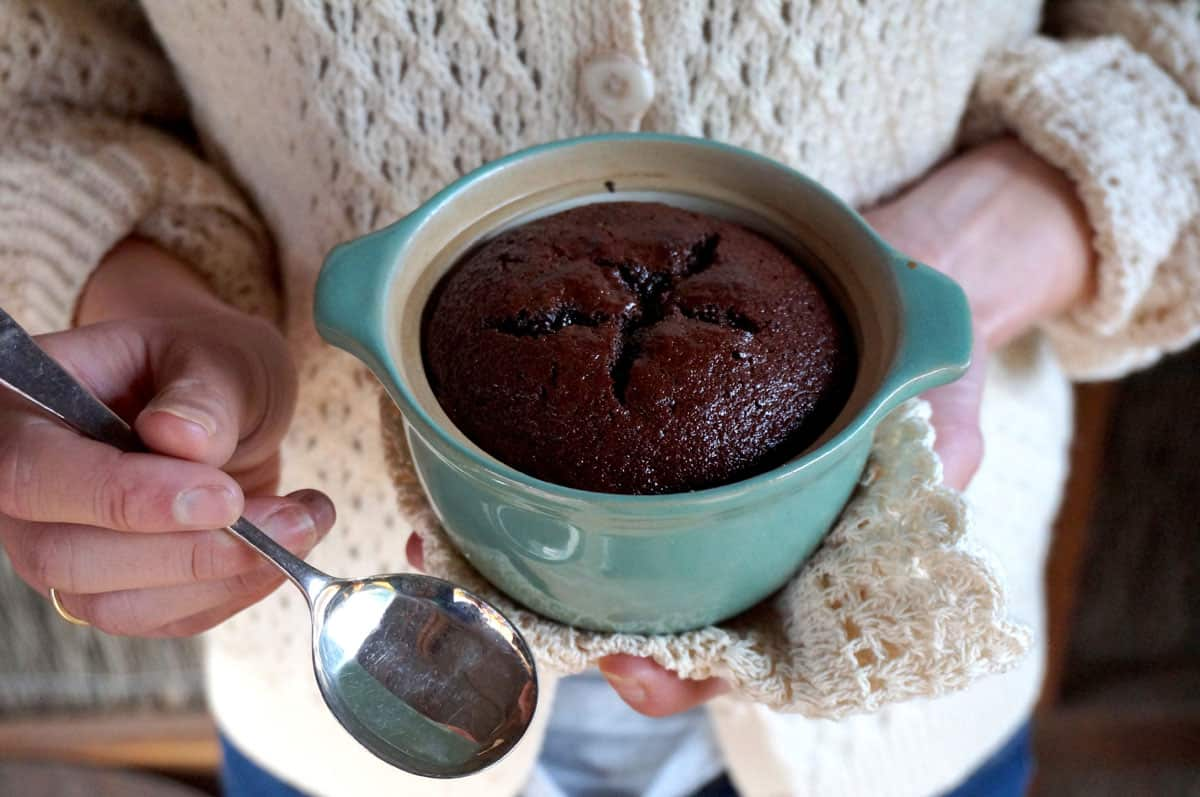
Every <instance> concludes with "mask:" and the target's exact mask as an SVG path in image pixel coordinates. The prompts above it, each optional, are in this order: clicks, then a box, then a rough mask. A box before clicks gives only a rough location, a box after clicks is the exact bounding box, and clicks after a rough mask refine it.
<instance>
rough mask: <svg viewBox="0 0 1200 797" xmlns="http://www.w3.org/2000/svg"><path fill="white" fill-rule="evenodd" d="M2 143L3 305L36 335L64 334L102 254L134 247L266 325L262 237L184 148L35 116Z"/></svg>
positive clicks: (23, 115)
mask: <svg viewBox="0 0 1200 797" xmlns="http://www.w3.org/2000/svg"><path fill="white" fill-rule="evenodd" d="M3 128H4V132H5V133H6V135H5V136H4V138H3V140H0V262H2V263H3V268H0V301H2V302H3V303H4V304H5V306H6V307H8V308H9V309H10V311H11V312H13V313H14V315H16V316H17V317H18V318H21V319H22V320H23V321H24V322H25V323H27V324H28V325H29V327H30V328H31V330H32V331H34V332H35V333H41V332H46V331H50V330H56V329H63V328H66V327H68V326H69V325H70V320H71V317H72V314H73V312H74V307H75V303H76V300H77V298H78V296H79V293H80V291H81V290H82V288H83V286H84V284H85V282H86V281H87V278H88V276H89V275H90V274H91V272H92V270H93V269H94V268H95V266H96V265H97V264H98V263H99V262H100V260H101V259H102V258H103V256H104V254H105V253H106V252H107V251H108V250H109V249H111V248H112V247H113V246H114V245H115V244H116V243H118V242H119V241H120V240H121V239H123V238H125V237H126V236H129V235H134V234H135V235H139V236H142V237H144V238H147V239H149V240H151V241H154V242H155V243H157V244H159V245H160V246H162V247H164V248H165V249H167V250H168V251H170V252H171V253H172V254H174V255H176V256H177V257H179V258H181V259H182V260H184V261H185V262H187V263H189V264H191V265H192V266H193V267H194V268H195V269H196V270H197V272H198V273H200V274H201V275H202V276H203V277H204V278H205V279H206V280H207V281H208V283H209V284H210V286H211V287H212V289H213V290H214V292H215V293H216V294H217V295H218V296H220V297H221V298H222V299H223V300H225V301H226V302H228V303H229V304H231V305H233V306H235V307H237V308H239V309H241V310H244V311H246V312H250V313H254V314H258V315H262V316H265V317H268V318H271V319H277V317H278V312H279V308H278V298H277V291H276V287H275V277H274V271H273V267H272V265H271V262H272V261H271V257H270V251H269V243H268V239H267V236H266V234H265V232H264V230H263V228H262V226H261V225H260V224H259V222H258V221H257V219H256V218H255V216H254V214H253V213H252V212H251V211H250V209H249V208H248V207H247V205H246V203H245V202H244V201H243V200H242V199H241V198H240V197H239V196H238V194H237V193H236V192H235V191H234V190H233V189H232V188H231V187H230V186H229V185H228V184H227V183H226V182H225V181H224V180H223V179H222V178H221V177H220V176H219V175H218V174H217V173H216V172H215V171H214V170H213V169H212V168H211V167H209V166H207V165H206V164H204V163H203V162H202V161H201V160H200V159H198V158H197V157H196V156H194V155H193V154H192V153H191V152H189V151H188V150H187V149H186V148H185V147H184V146H183V145H182V144H180V143H179V142H177V141H175V140H174V139H172V138H170V137H168V136H166V135H164V134H162V133H160V132H158V131H155V130H153V129H151V128H148V127H145V126H142V125H139V124H136V123H133V122H128V121H123V120H118V119H115V118H113V117H110V116H106V115H99V114H92V113H85V112H79V111H72V110H67V109H65V108H64V107H62V106H34V107H29V108H22V109H20V110H17V111H15V112H13V113H12V114H11V115H10V116H9V118H7V119H6V120H5V122H4V125H3Z"/></svg>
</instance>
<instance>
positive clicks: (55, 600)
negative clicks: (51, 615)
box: [50, 587, 91, 626]
mask: <svg viewBox="0 0 1200 797" xmlns="http://www.w3.org/2000/svg"><path fill="white" fill-rule="evenodd" d="M50 603H51V605H53V606H54V611H56V612H58V616H59V617H61V618H62V619H64V620H66V621H67V622H68V623H70V624H71V625H83V626H87V625H91V623H89V622H88V621H87V620H80V619H79V618H78V617H76V616H75V615H73V614H71V613H70V612H69V611H67V607H66V606H63V605H62V601H61V600H60V599H59V597H58V593H57V592H56V591H55V589H54V587H51V588H50Z"/></svg>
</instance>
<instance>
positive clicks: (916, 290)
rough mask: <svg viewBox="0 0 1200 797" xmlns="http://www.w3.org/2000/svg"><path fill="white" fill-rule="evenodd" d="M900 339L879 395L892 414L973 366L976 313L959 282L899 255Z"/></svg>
mask: <svg viewBox="0 0 1200 797" xmlns="http://www.w3.org/2000/svg"><path fill="white" fill-rule="evenodd" d="M892 262H893V268H894V270H895V272H896V282H897V285H898V288H899V294H900V311H901V312H900V319H901V321H900V323H901V330H900V343H899V347H898V349H897V352H896V360H895V363H894V364H893V365H892V369H891V371H890V372H889V373H888V376H887V379H886V381H885V383H884V388H883V390H881V391H880V395H881V396H882V397H883V400H882V401H881V403H880V409H881V410H882V411H884V412H888V411H890V410H892V409H893V408H895V407H896V406H897V405H898V404H900V403H901V402H903V401H906V400H908V399H910V398H912V397H913V396H916V395H919V394H920V393H923V392H925V391H926V390H929V389H930V388H935V387H938V386H939V385H944V384H946V383H948V382H953V381H954V380H955V379H958V378H959V377H960V376H962V375H963V373H964V372H965V371H966V370H967V366H968V365H970V364H971V343H972V332H971V311H970V308H969V307H968V305H967V296H966V294H965V293H963V290H962V288H960V287H959V286H958V283H957V282H955V281H954V280H952V279H950V277H947V276H946V275H945V274H942V273H941V272H940V271H937V270H936V269H933V268H930V267H929V266H926V265H923V264H921V263H917V262H916V261H914V260H911V259H910V258H907V257H905V256H904V255H901V254H899V253H896V254H895V255H894V257H893V261H892Z"/></svg>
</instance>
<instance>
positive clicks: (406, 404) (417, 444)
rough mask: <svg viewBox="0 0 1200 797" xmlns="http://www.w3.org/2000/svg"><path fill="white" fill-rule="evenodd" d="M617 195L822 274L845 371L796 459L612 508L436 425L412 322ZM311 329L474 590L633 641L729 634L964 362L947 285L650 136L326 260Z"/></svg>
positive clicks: (527, 168) (820, 197) (715, 163)
mask: <svg viewBox="0 0 1200 797" xmlns="http://www.w3.org/2000/svg"><path fill="white" fill-rule="evenodd" d="M612 200H627V201H629V200H632V201H637V200H642V201H650V200H653V201H661V202H667V203H670V204H675V205H679V206H683V207H687V208H692V209H696V210H702V211H705V212H708V213H713V214H715V215H720V216H725V217H727V218H730V219H733V220H735V221H738V222H741V223H743V224H746V225H747V226H750V227H752V228H755V229H757V230H759V231H760V232H762V233H763V234H765V235H767V236H768V237H770V238H773V239H774V240H775V241H776V242H778V243H779V244H781V245H782V246H784V247H786V248H789V249H791V250H793V251H795V252H797V253H800V254H803V255H804V256H805V259H806V260H807V261H808V262H809V263H813V264H816V266H817V267H818V271H819V276H820V277H821V279H822V280H823V282H824V283H825V285H826V287H827V288H828V290H829V291H830V292H831V293H832V295H833V296H834V297H835V298H836V299H837V301H838V302H839V303H840V304H841V306H842V308H843V310H844V311H845V314H846V316H847V318H848V319H849V322H850V326H851V328H852V329H853V333H854V336H855V341H856V345H857V350H858V355H859V356H858V364H857V373H856V377H855V384H854V387H853V389H852V392H851V395H850V397H849V399H848V401H847V403H846V406H845V408H844V409H843V411H842V412H841V414H840V415H839V416H838V417H837V419H836V420H835V421H834V423H833V424H832V426H831V427H830V428H829V429H828V431H827V432H826V433H825V434H824V435H823V436H822V437H821V438H820V439H818V440H817V441H816V442H815V443H814V444H813V445H812V446H811V447H810V448H809V449H808V450H807V451H805V452H803V453H802V454H800V455H799V456H798V457H797V458H795V459H793V460H792V461H790V462H788V463H786V464H784V465H782V466H780V467H777V468H775V469H773V470H771V471H768V472H766V473H763V474H761V475H758V476H755V477H753V478H749V479H746V480H744V481H739V482H735V483H733V484H728V485H724V486H721V487H716V488H712V489H707V490H700V491H696V492H690V493H679V494H673V495H654V496H632V495H611V494H604V493H593V492H586V491H582V490H575V489H571V488H567V487H562V486H559V485H556V484H551V483H548V482H545V481H541V480H539V479H535V478H533V477H530V476H527V475H525V474H524V473H520V472H518V471H516V470H514V469H512V468H510V467H508V466H507V465H505V464H503V463H501V462H500V461H498V460H496V459H495V458H493V457H491V456H489V455H488V454H486V453H485V452H483V451H482V450H480V449H479V448H478V447H476V446H475V445H474V444H472V443H471V441H470V440H468V439H466V437H465V436H464V435H463V434H462V433H461V432H459V430H458V429H457V428H456V427H455V426H454V424H452V423H451V422H450V420H449V418H447V417H446V415H445V413H444V412H443V411H442V410H441V408H440V407H439V405H438V402H437V400H436V399H435V398H434V396H433V393H432V391H431V389H430V386H429V383H428V381H427V380H426V376H425V370H424V366H423V363H422V360H421V346H420V334H421V315H422V311H423V310H424V307H425V304H426V302H427V300H428V298H429V296H430V294H431V292H432V291H433V289H434V286H435V285H436V284H437V283H438V281H439V280H440V279H441V277H442V276H443V275H444V274H445V273H446V272H447V270H448V269H450V268H451V267H452V266H453V265H454V264H455V263H456V262H457V261H458V260H459V259H460V258H461V256H462V255H463V254H464V253H465V252H467V251H468V250H469V249H471V248H472V247H473V246H475V245H477V244H478V243H479V242H480V241H481V240H483V239H486V238H487V237H489V236H492V235H494V234H496V233H497V232H498V231H500V230H503V229H506V228H508V227H511V226H513V225H517V224H520V223H522V222H525V221H528V220H529V219H531V218H534V217H537V216H539V215H545V214H548V213H552V212H556V211H559V210H562V209H564V208H566V207H570V206H573V205H577V204H583V203H587V202H603V201H612ZM316 323H317V328H318V329H319V330H320V333H321V335H322V336H323V337H324V338H325V339H326V340H327V341H329V342H330V343H332V344H334V345H335V346H339V347H341V348H343V349H345V350H346V351H349V352H350V353H352V354H354V355H355V356H356V357H358V358H359V359H361V360H362V361H363V362H365V363H366V364H367V365H368V366H369V367H370V368H371V370H373V371H374V372H375V374H376V375H377V376H378V377H379V379H380V381H381V382H382V383H383V385H384V387H385V388H386V389H387V391H388V393H390V395H391V397H392V399H393V400H394V401H395V402H396V404H397V405H398V406H399V408H400V411H401V413H402V414H403V417H404V424H405V433H406V435H407V439H408V442H409V445H410V447H411V450H412V455H413V460H414V463H415V465H416V470H417V474H418V476H419V478H420V480H421V483H422V484H423V486H424V487H425V489H426V490H427V492H428V494H429V498H430V500H431V502H432V504H433V508H434V510H435V511H436V512H437V515H438V517H439V518H440V519H441V521H442V523H443V525H444V526H445V528H446V531H447V532H448V533H449V535H450V537H451V538H452V539H453V541H454V543H455V544H456V545H457V546H458V548H459V549H460V550H461V551H462V553H463V554H464V555H465V556H466V557H467V559H468V560H470V562H471V563H472V564H473V565H474V566H475V567H476V568H478V570H479V571H480V572H481V573H483V575H484V576H486V577H487V578H488V579H489V580H490V581H491V582H492V583H493V584H494V585H495V586H497V587H499V588H500V589H501V590H503V591H504V592H505V593H507V594H508V595H509V596H511V597H512V598H514V599H515V600H516V601H518V602H519V603H522V604H524V605H525V606H527V607H529V608H531V609H533V610H534V611H536V612H538V613H540V614H542V615H545V616H547V617H552V618H554V619H556V620H559V621H562V622H564V623H569V624H572V625H575V626H578V627H582V628H590V629H598V630H605V631H629V632H646V633H660V632H675V631H681V630H685V629H689V628H695V627H698V626H702V625H706V624H708V623H713V622H717V621H720V620H723V619H726V618H728V617H731V616H733V615H735V614H737V613H738V612H741V611H742V610H744V609H746V608H748V607H750V606H752V605H753V604H755V603H757V602H758V601H760V600H762V599H763V598H765V597H766V596H768V595H770V594H771V593H772V592H773V591H775V590H776V589H778V588H779V587H780V586H782V585H783V584H784V583H785V582H786V581H787V580H788V578H789V577H790V576H791V575H792V574H793V573H794V572H795V571H796V569H797V568H798V567H799V566H800V565H801V564H802V563H803V562H804V560H805V559H806V558H807V557H808V556H809V555H810V554H811V553H812V552H813V550H814V549H815V548H816V547H817V545H818V544H819V543H820V541H821V539H822V537H823V536H824V535H825V533H826V532H827V531H828V530H829V528H830V527H831V526H832V524H833V523H834V521H835V520H836V518H837V516H838V513H839V512H840V511H841V509H842V507H843V506H844V504H845V502H846V500H847V498H848V497H849V496H850V493H851V491H852V490H853V489H854V487H855V485H856V484H857V482H858V479H859V476H860V474H861V472H862V469H863V466H864V464H865V463H866V459H867V454H868V452H869V451H870V447H871V437H872V433H873V431H874V429H875V426H876V424H877V423H878V422H879V420H880V419H881V418H882V417H883V416H884V415H885V414H886V413H887V412H888V411H889V410H891V409H892V408H893V407H895V406H896V405H897V404H899V403H900V402H902V401H904V400H905V399H908V398H910V397H912V396H915V395H917V394H918V393H920V392H922V391H924V390H927V389H929V388H931V387H935V386H937V385H941V384H944V383H946V382H949V381H951V380H953V379H955V378H957V377H958V376H959V375H960V374H961V373H962V372H963V370H964V369H965V368H966V366H967V363H968V359H969V354H970V351H971V324H970V317H969V314H968V310H967V303H966V299H965V297H964V296H963V293H962V291H961V290H960V289H959V287H958V286H957V285H955V284H954V283H953V282H952V281H951V280H949V279H947V278H946V277H944V276H942V275H940V274H938V273H937V272H935V271H934V270H932V269H930V268H928V267H926V266H923V265H919V264H917V263H915V262H913V261H912V260H910V259H909V258H907V257H905V256H904V255H903V254H901V253H899V252H897V251H895V250H893V249H892V248H890V247H889V246H888V245H887V244H886V243H884V241H882V240H881V239H880V238H879V237H878V236H876V235H875V234H874V233H873V232H872V231H871V229H870V228H869V227H868V226H867V225H866V224H865V223H864V222H863V220H862V219H861V218H860V217H859V216H858V215H857V214H856V213H855V212H854V211H853V210H851V209H850V208H849V207H847V206H846V205H845V204H843V203H842V202H841V201H839V200H838V199H837V198H836V197H835V196H833V195H832V194H831V193H829V192H828V191H826V190H825V189H823V188H822V187H821V186H820V185H818V184H817V183H815V182H814V181H812V180H810V179H808V178H806V177H805V176H803V175H801V174H798V173H797V172H795V171H792V170H790V169H788V168H786V167H784V166H782V165H780V164H779V163H776V162H774V161H771V160H769V159H767V158H764V157H761V156H758V155H755V154H753V153H750V152H746V151H744V150H740V149H735V148H733V147H729V146H725V145H722V144H718V143H714V142H712V141H705V140H700V139H691V138H682V137H676V136H666V135H654V134H614V135H602V136H593V137H588V138H580V139H573V140H569V141H560V142H555V143H551V144H545V145H542V146H538V147H534V148H532V149H528V150H524V151H522V152H518V153H516V154H514V155H510V156H508V157H505V158H502V159H500V160H498V161H495V162H493V163H490V164H488V165H486V166H484V167H482V168H480V169H478V170H477V171H474V172H472V173H471V174H469V175H467V176H465V177H463V178H462V179H460V180H458V181H457V182H455V183H454V184H452V185H450V186H449V187H448V188H446V189H445V190H443V191H442V192H441V193H439V194H438V195H437V196H435V197H433V198H432V199H430V200H429V201H428V202H427V203H426V204H424V205H422V206H421V207H420V208H418V209H417V210H416V211H414V212H413V213H412V214H410V215H409V216H407V217H405V218H404V219H402V220H400V221H398V222H396V223H395V224H393V225H391V226H390V227H387V228H385V229H382V230H380V231H378V232H375V233H372V234H370V235H367V236H365V237H363V238H359V239H357V240H353V241H350V242H348V243H345V244H342V245H341V246H338V247H337V248H336V249H334V250H333V252H332V253H331V254H330V255H329V257H328V259H327V260H326V262H325V266H324V269H323V270H322V272H321V275H320V280H319V282H318V285H317V293H316ZM397 544H398V545H400V544H403V543H402V541H401V540H397Z"/></svg>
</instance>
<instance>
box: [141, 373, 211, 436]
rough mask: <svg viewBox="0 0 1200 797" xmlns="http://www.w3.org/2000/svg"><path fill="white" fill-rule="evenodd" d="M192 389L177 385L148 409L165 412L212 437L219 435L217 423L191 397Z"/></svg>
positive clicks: (168, 389) (157, 397)
mask: <svg viewBox="0 0 1200 797" xmlns="http://www.w3.org/2000/svg"><path fill="white" fill-rule="evenodd" d="M190 391H191V387H190V386H188V385H180V384H178V383H176V384H175V385H173V386H172V387H169V388H167V390H166V391H165V392H164V393H160V394H159V395H158V396H156V397H155V399H154V400H153V401H151V402H150V405H149V406H148V407H147V408H146V410H147V411H148V412H165V413H166V414H168V415H173V416H174V417H176V418H178V419H179V420H181V421H183V422H184V423H189V424H194V425H196V426H198V427H200V429H201V430H203V432H204V434H206V435H207V436H208V437H212V436H213V435H215V434H216V433H217V422H216V421H214V420H213V417H212V415H211V414H209V412H208V410H206V409H205V408H204V407H201V406H199V405H198V404H197V403H196V402H195V400H194V398H193V397H192V395H191V392H190Z"/></svg>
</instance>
